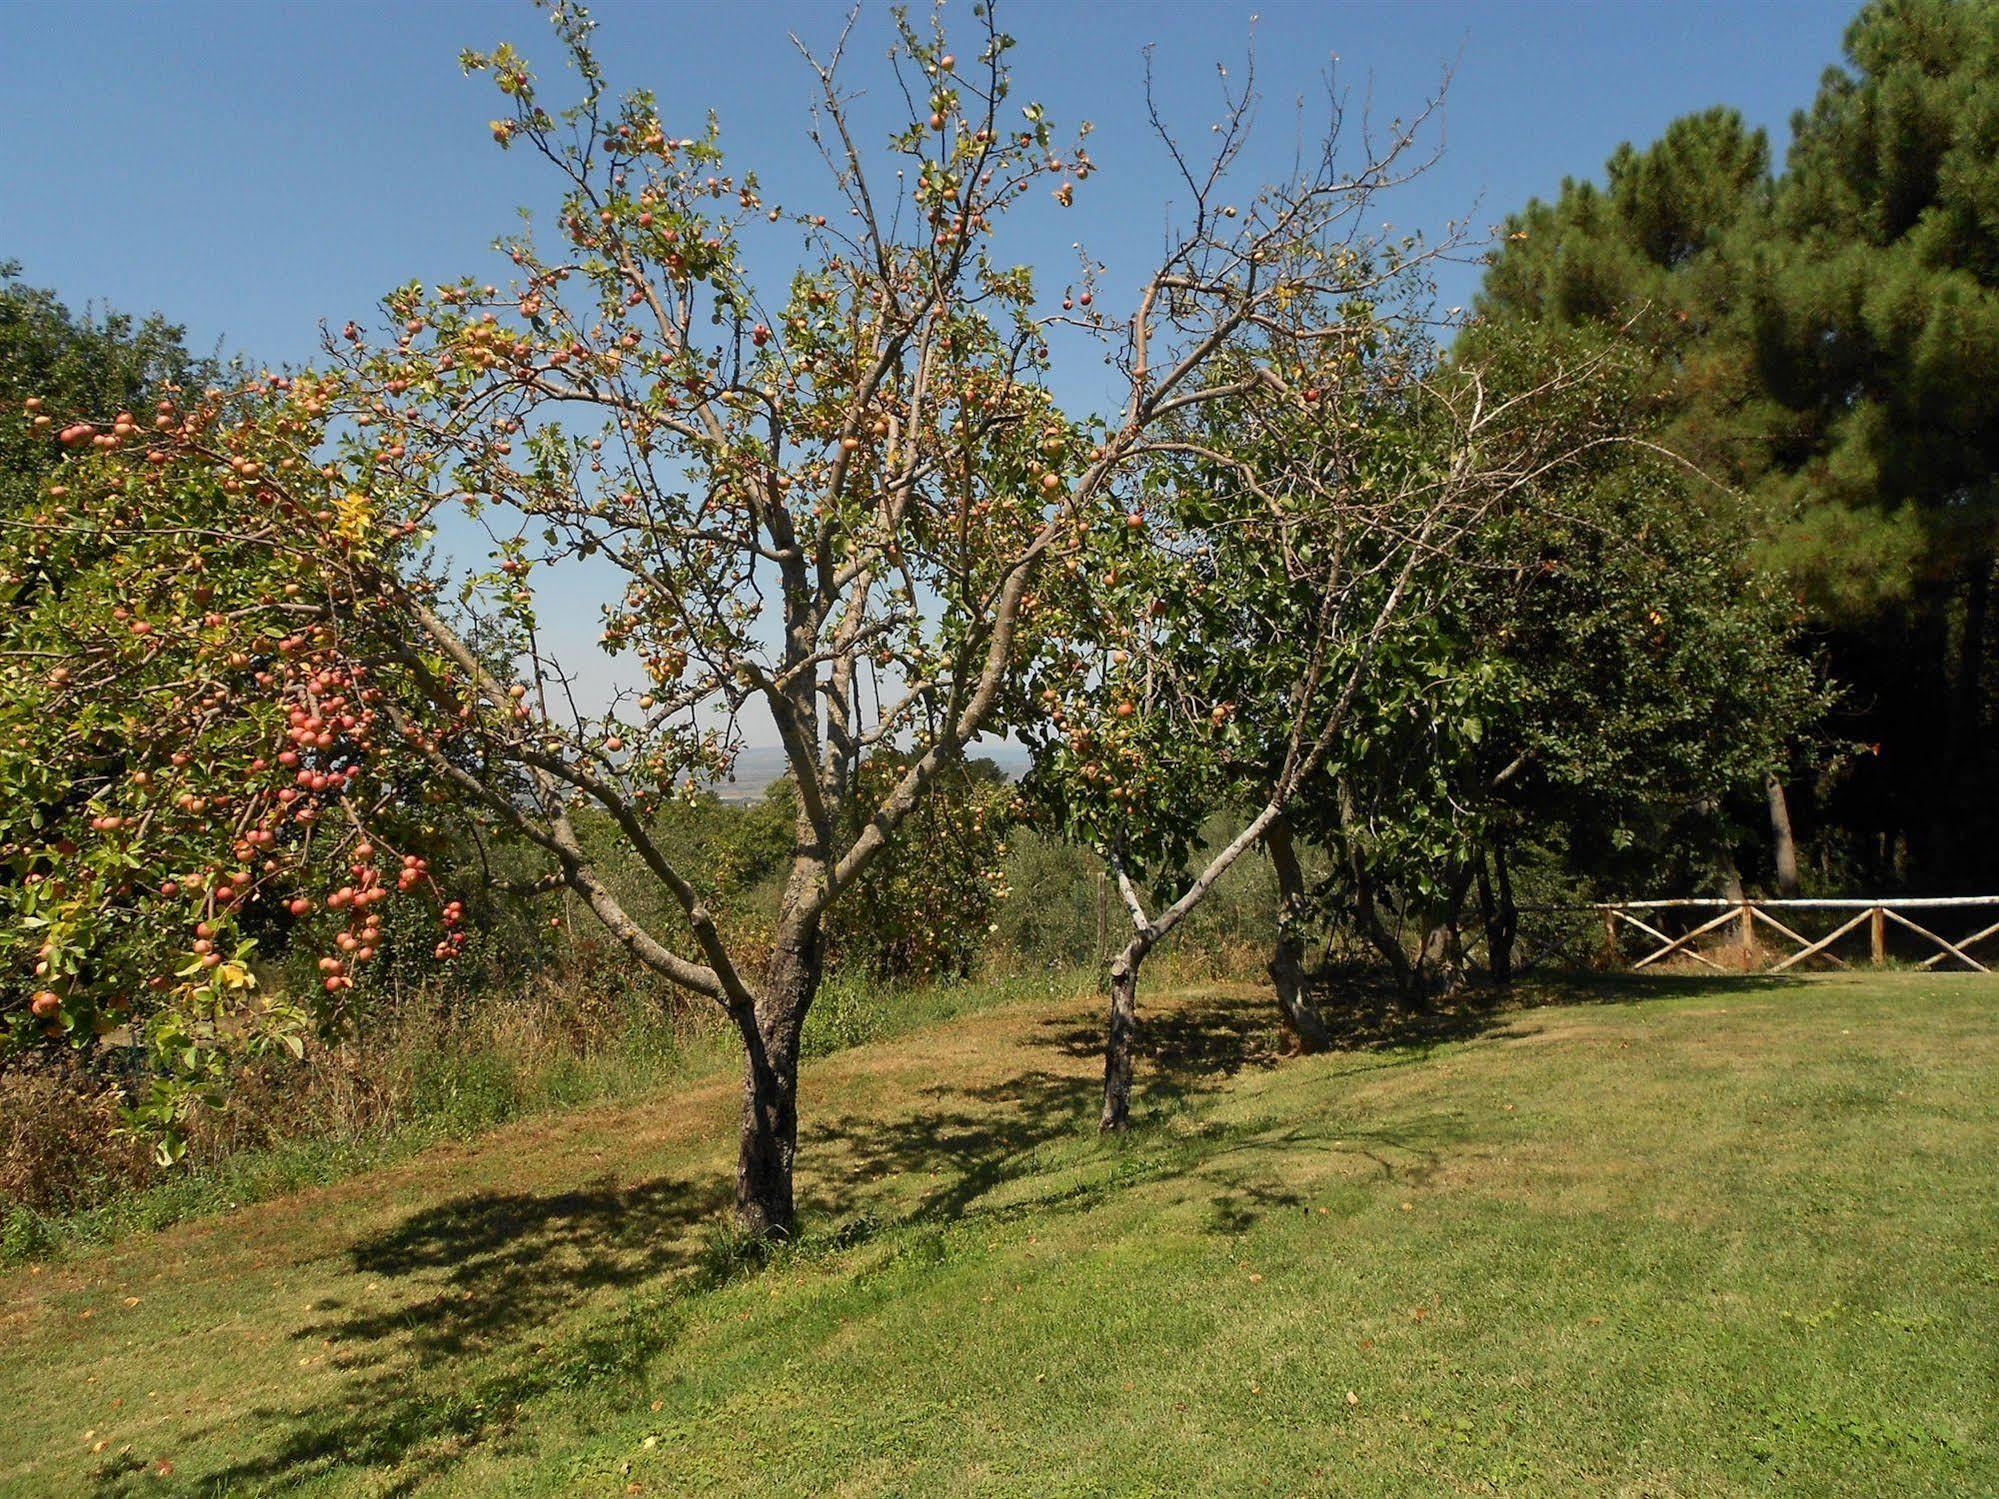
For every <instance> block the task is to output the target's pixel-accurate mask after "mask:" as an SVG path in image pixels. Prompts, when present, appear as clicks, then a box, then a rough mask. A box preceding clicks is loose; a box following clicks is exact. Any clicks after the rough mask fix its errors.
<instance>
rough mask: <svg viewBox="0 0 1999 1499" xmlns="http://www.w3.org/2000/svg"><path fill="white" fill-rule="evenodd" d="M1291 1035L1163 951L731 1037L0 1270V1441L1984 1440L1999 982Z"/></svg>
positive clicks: (892, 1466) (26, 1453)
mask: <svg viewBox="0 0 1999 1499" xmlns="http://www.w3.org/2000/svg"><path fill="white" fill-rule="evenodd" d="M1560 998H1562V999H1563V1000H1564V1001H1565V1002H1563V1003H1559V1004H1549V1005H1546V1006H1541V1007H1534V1008H1527V1009H1519V1010H1511V1011H1506V1012H1502V1013H1498V1014H1494V1015H1491V1016H1487V1017H1483V1018H1481V1019H1478V1020H1475V1021H1474V1020H1470V1019H1467V1020H1464V1021H1463V1022H1462V1023H1459V1024H1456V1025H1453V1026H1450V1027H1447V1028H1446V1030H1447V1033H1446V1034H1443V1035H1437V1036H1432V1037H1430V1038H1429V1039H1427V1040H1423V1041H1410V1040H1406V1039H1405V1040H1399V1041H1398V1040H1394V1039H1390V1040H1388V1041H1385V1042H1377V1043H1376V1044H1373V1045H1369V1046H1366V1047H1360V1048H1357V1049H1355V1050H1351V1051H1346V1052H1341V1053H1338V1054H1334V1055H1330V1056H1325V1057H1317V1058H1309V1059H1289V1060H1285V1059H1280V1058H1279V1057H1278V1056H1277V1055H1276V1052H1275V1045H1276V1038H1275V1035H1274V1032H1273V1027H1272V1025H1271V1015H1270V1006H1269V1004H1268V1001H1267V999H1266V998H1265V997H1263V996H1261V995H1260V994H1259V993H1258V992H1257V991H1254V990H1251V989H1248V988H1230V987H1228V986H1211V987H1208V988H1204V989H1201V990H1198V991H1190V992H1187V993H1182V994H1177V995H1174V996H1171V997H1168V998H1161V999H1155V1000H1154V1001H1153V1002H1152V1004H1151V1008H1150V1010H1149V1013H1148V1015H1147V1025H1148V1030H1149V1036H1150V1041H1151V1045H1152V1047H1153V1053H1154V1054H1153V1055H1151V1056H1149V1057H1148V1058H1147V1059H1146V1060H1145V1063H1144V1066H1143V1068H1142V1077H1143V1081H1144V1084H1145V1091H1144V1094H1143V1098H1142V1102H1141V1107H1140V1110H1139V1115H1140V1123H1139V1127H1138V1128H1137V1129H1136V1131H1135V1132H1134V1133H1133V1135H1132V1136H1131V1137H1130V1138H1129V1139H1127V1140H1123V1141H1109V1142H1107V1141H1102V1140H1099V1139H1098V1138H1097V1136H1096V1134H1095V1131H1094V1116H1095V1083H1096V1072H1097V1061H1096V1057H1095V1054H1094V1044H1095V1040H1096V1035H1097V1027H1096V1020H1097V1013H1096V1004H1095V1002H1094V1001H1093V1000H1085V999H1076V1000H1071V1001H1050V1000H1047V999H1039V1000H1026V1001H1019V1002H1015V1003H1011V1004H1007V1005H1003V1006H1001V1007H999V1008H996V1009H990V1010H986V1011H983V1012H979V1013H973V1014H968V1015H964V1016H960V1017H959V1018H956V1019H951V1020H948V1021H944V1022H942V1023H937V1024H932V1025H929V1026H926V1027H924V1028H922V1029H918V1030H915V1031H912V1032H910V1033H907V1034H904V1035H901V1036H899V1037H896V1038H893V1039H890V1040H885V1041H881V1042H877V1043H874V1044H870V1045H865V1046H861V1047H857V1048H854V1049H852V1050H847V1051H843V1052H840V1053H837V1054H835V1055H832V1056H829V1057H826V1058H824V1059H822V1060H820V1061H817V1062H815V1063H813V1064H812V1065H811V1066H810V1068H809V1069H808V1072H807V1077H806V1082H805V1114H806V1118H807V1121H808V1126H809V1128H808V1136H807V1138H806V1140H805V1141H804V1143H803V1146H802V1157H803V1180H802V1183H801V1186H802V1190H803V1194H804V1199H805V1202H804V1210H805V1213H806V1215H807V1219H808V1223H809V1225H810V1230H811V1231H810V1232H809V1234H808V1236H807V1238H806V1240H805V1241H804V1242H803V1243H802V1244H801V1245H799V1246H798V1247H797V1248H795V1249H794V1250H792V1251H789V1252H788V1253H786V1254H785V1255H783V1256H782V1257H781V1258H780V1259H779V1260H778V1261H777V1262H776V1263H775V1264H773V1265H771V1266H770V1267H768V1268H766V1269H764V1270H761V1271H752V1270H746V1269H743V1268H742V1267H741V1266H740V1265H739V1264H738V1263H737V1262H736V1261H735V1260H734V1259H733V1258H732V1257H731V1255H730V1254H729V1253H728V1246H727V1243H726V1240H725V1238H724V1237H722V1236H720V1235H718V1234H717V1233H716V1225H717V1224H718V1223H719V1222H720V1221H721V1220H722V1217H723V1215H724V1209H725V1204H726V1200H727V1196H728V1168H729V1166H730V1163H731V1162H732V1160H733V1151H734V1144H733V1137H732V1131H731V1123H732V1112H733V1107H734V1103H735V1095H736V1086H735V1084H734V1083H733V1081H731V1080H729V1079H727V1078H718V1079H715V1080H712V1081H708V1082H702V1083H695V1084H689V1085H683V1086H679V1087H676V1088H675V1089H673V1090H671V1091H670V1092H667V1093H664V1094H662V1095H661V1096H658V1097H656V1098H651V1099H646V1100H643V1101H639V1102H633V1101H630V1100H625V1101H621V1102H617V1103H614V1104H607V1105H603V1106H600V1107H597V1108H593V1109H585V1110H579V1111H574V1112H569V1113H562V1114H554V1115H548V1116H543V1117H539V1118H534V1119H527V1120H523V1121H520V1122H518V1123H515V1124H512V1125H509V1126H506V1127H504V1128H501V1129H499V1130H496V1131H493V1132H492V1133H490V1134H487V1135H484V1136H481V1137H479V1138H478V1139H476V1140H473V1141H470V1142H467V1143H462V1144H444V1145H439V1146H435V1147H432V1148H430V1149H427V1150H425V1151H422V1152H420V1153H418V1154H416V1155H414V1156H412V1157H411V1158H409V1159H407V1160H403V1161H400V1162H397V1163H395V1164H393V1165H390V1166H385V1167H382V1168H380V1169H376V1170H373V1171H370V1172H367V1173H364V1174H362V1175H359V1176H356V1177H353V1178H351V1179H349V1180H346V1181H343V1182H340V1183H338V1184H335V1185H331V1186H326V1187H322V1188H317V1189H314V1190H311V1191H306V1192H301V1193H297V1194H293V1195H290V1196H283V1197H278V1198H275V1199H273V1200H271V1201H268V1202H263V1203H260V1204H256V1205H253V1206H249V1207H245V1208H243V1209H241V1210H239V1211H236V1212H233V1213H227V1214H222V1215H218V1216H212V1217H207V1218H203V1219H200V1220H198V1221H192V1222H188V1223H184V1224H180V1225H178V1226H176V1227H173V1228H170V1229H167V1230H165V1231H162V1232H159V1233H153V1234H138V1235H133V1236H130V1237H127V1238H124V1239H122V1240H120V1241H119V1242H117V1243H115V1244H113V1245H111V1246H110V1247H108V1248H106V1249H102V1250H95V1251H91V1252H88V1253H84V1254H79V1255H76V1256H74V1257H70V1258H67V1259H63V1260H60V1261H58V1262H55V1263H52V1264H48V1265H43V1266H28V1267H18V1268H14V1269H10V1270H7V1271H5V1272H4V1273H0V1492H4V1493H9V1494H15V1493H18V1494H51V1495H57V1494H60V1495H70V1494H91V1493H102V1494H122V1493H133V1494H168V1493H181V1492H188V1493H203V1494H207V1493H222V1492H262V1491H270V1490H293V1489H298V1490H304V1491H308V1492H323V1493H335V1494H386V1493H397V1494H400V1493H405V1492H410V1491H422V1492H426V1493H461V1494H480V1495H485V1494H495V1493H508V1494H540V1493H565V1494H567V1493H576V1494H607V1495H609V1494H626V1493H642V1494H655V1495H680V1494H688V1493H756V1494H795V1495H819V1494H842V1495H848V1494H851V1495H864V1494H865V1495H873V1494H883V1495H888V1494H894V1495H910V1496H917V1495H939V1494H945V1495H948V1494H974V1493H977V1494H996V1495H1015V1494H1023V1495H1028V1494H1045V1495H1105V1496H1110V1495H1117V1496H1128V1495H1148V1494H1156V1495H1176V1496H1177V1495H1192V1494H1214V1495H1239V1494H1262V1493H1270V1494H1298V1495H1302V1494H1311V1495H1335V1494H1337V1495H1349V1494H1408V1493H1479V1492H1518V1493H1525V1494H1545V1493H1551V1492H1554V1493H1562V1492H1583V1491H1587V1492H1590V1493H1611V1494H1629V1495H1710V1494H1717V1493H1745V1494H1748V1493H1754V1494H1762V1493H1770V1492H1782V1493H1796V1494H1841V1495H1845V1494H1882V1495H1898V1496H1899V1495H1907V1494H1920V1493H1935V1494H1967V1493H1994V1492H1999V1416H1995V1412H1999V983H1995V982H1994V981H1992V980H1989V979H1981V978H1977V977H1975V976H1974V977H1970V978H1964V979H1957V978H1945V977H1938V976H1929V975H1913V974H1889V975H1885V976H1878V977H1876V976H1854V977H1840V978H1835V979H1819V980H1811V981H1800V982H1782V981H1770V980H1755V979H1736V980H1704V979H1658V980H1653V981H1650V982H1645V983H1639V982H1635V981H1634V982H1630V983H1627V984H1622V985H1619V986H1616V987H1613V988H1598V989H1595V990H1590V991H1580V992H1575V993H1569V994H1566V995H1563V996H1560Z"/></svg>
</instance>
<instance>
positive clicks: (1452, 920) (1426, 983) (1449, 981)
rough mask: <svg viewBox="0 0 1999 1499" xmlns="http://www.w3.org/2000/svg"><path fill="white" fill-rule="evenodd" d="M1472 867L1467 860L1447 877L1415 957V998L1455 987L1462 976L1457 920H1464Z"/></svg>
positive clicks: (1426, 997)
mask: <svg viewBox="0 0 1999 1499" xmlns="http://www.w3.org/2000/svg"><path fill="white" fill-rule="evenodd" d="M1475 872H1476V871H1475V868H1474V866H1473V864H1472V863H1471V862H1470V861H1467V862H1466V863H1465V865H1464V866H1463V867H1462V868H1460V869H1459V870H1458V872H1457V873H1456V874H1455V875H1453V876H1452V877H1451V886H1450V889H1449V890H1448V891H1447V892H1446V894H1445V896H1444V905H1443V907H1442V909H1441V910H1438V911H1436V912H1434V913H1433V916H1434V918H1435V919H1434V920H1433V921H1432V923H1431V925H1430V927H1429V929H1428V931H1427V932H1425V934H1424V937H1423V951H1422V954H1421V956H1420V957H1419V958H1418V959H1417V968H1416V973H1417V997H1418V998H1420V999H1424V1000H1428V999H1430V998H1431V997H1433V996H1435V995H1437V994H1448V993H1449V992H1450V991H1452V990H1453V989H1456V988H1457V986H1458V984H1459V983H1460V982H1461V981H1462V979H1463V977H1464V942H1463V940H1462V939H1461V938H1460V936H1459V934H1458V923H1459V922H1460V921H1462V920H1463V919H1464V907H1465V897H1466V896H1467V895H1468V894H1470V893H1471V885H1472V876H1473V874H1474V873H1475Z"/></svg>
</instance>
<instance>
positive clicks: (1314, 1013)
mask: <svg viewBox="0 0 1999 1499" xmlns="http://www.w3.org/2000/svg"><path fill="white" fill-rule="evenodd" d="M1263 846H1264V847H1265V848H1267V849H1268V850H1269V851H1270V867H1271V869H1272V870H1273V871H1274V872H1275V874H1276V876H1277V942H1276V945H1275V947H1274V948H1273V949H1272V951H1271V955H1270V981H1271V983H1272V984H1273V985H1274V986H1275V987H1276V990H1277V1006H1278V1008H1279V1009H1280V1010H1282V1011H1283V1012H1284V1020H1285V1023H1286V1024H1287V1025H1289V1026H1290V1027H1291V1030H1292V1033H1293V1034H1294V1035H1296V1036H1297V1038H1298V1047H1299V1050H1301V1051H1304V1052H1315V1051H1324V1050H1325V1049H1326V1048H1327V1047H1328V1046H1330V1045H1331V1044H1332V1035H1331V1033H1330V1032H1328V1031H1327V1029H1326V1022H1325V1021H1324V1020H1323V1019H1321V1018H1320V1016H1319V1012H1318V1010H1317V1009H1316V1008H1315V1007H1314V1006H1313V1004H1312V1002H1311V1001H1310V1000H1309V999H1307V998H1306V997H1305V936H1304V928H1305V915H1306V911H1305V872H1304V870H1303V869H1301V868H1300V867H1299V864H1298V850H1297V848H1296V847H1295V846H1294V845H1293V843H1292V841H1291V824H1290V821H1289V820H1288V819H1286V818H1283V817H1279V818H1276V819H1274V820H1273V821H1272V822H1271V824H1270V826H1269V827H1268V828H1267V829H1265V830H1264V834H1263Z"/></svg>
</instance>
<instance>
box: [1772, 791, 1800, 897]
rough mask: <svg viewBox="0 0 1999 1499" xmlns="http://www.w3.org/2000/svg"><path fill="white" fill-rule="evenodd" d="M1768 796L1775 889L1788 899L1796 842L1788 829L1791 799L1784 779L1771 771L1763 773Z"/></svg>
mask: <svg viewBox="0 0 1999 1499" xmlns="http://www.w3.org/2000/svg"><path fill="white" fill-rule="evenodd" d="M1763 790H1764V792H1765V793H1766V794H1767V795H1768V796H1769V798H1770V838H1771V842H1772V845H1773V846H1774V849H1775V852H1776V859H1777V893H1778V894H1779V895H1780V896H1783V897H1784V898H1785V899H1787V900H1788V899H1789V898H1791V897H1792V896H1794V895H1796V894H1797V893H1798V843H1797V839H1796V838H1795V837H1793V836H1792V833H1791V803H1790V799H1789V798H1788V797H1787V796H1785V794H1784V783H1783V782H1782V781H1780V780H1779V779H1777V776H1776V774H1775V773H1774V772H1773V773H1771V774H1768V775H1766V776H1764V777H1763Z"/></svg>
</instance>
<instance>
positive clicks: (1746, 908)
mask: <svg viewBox="0 0 1999 1499" xmlns="http://www.w3.org/2000/svg"><path fill="white" fill-rule="evenodd" d="M1740 922H1741V924H1740V926H1738V927H1737V929H1736V940H1737V941H1738V942H1740V943H1741V944H1742V950H1743V951H1744V952H1748V951H1749V950H1750V949H1751V948H1753V947H1755V946H1756V912H1755V909H1754V908H1753V907H1752V906H1751V905H1750V904H1749V902H1748V901H1746V900H1745V901H1744V902H1743V903H1742V910H1741V912H1740Z"/></svg>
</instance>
